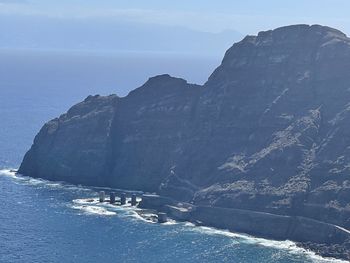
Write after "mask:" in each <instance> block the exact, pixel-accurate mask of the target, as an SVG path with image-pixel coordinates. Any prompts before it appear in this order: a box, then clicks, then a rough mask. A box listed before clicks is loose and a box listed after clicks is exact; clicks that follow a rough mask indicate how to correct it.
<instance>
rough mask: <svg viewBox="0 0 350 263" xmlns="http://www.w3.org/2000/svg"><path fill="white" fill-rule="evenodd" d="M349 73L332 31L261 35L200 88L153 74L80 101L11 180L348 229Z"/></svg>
mask: <svg viewBox="0 0 350 263" xmlns="http://www.w3.org/2000/svg"><path fill="white" fill-rule="evenodd" d="M349 72H350V39H349V38H347V36H346V35H345V34H343V33H342V32H340V31H338V30H335V29H332V28H329V27H324V26H319V25H313V26H308V25H295V26H288V27H282V28H278V29H275V30H271V31H266V32H260V33H259V34H258V35H257V36H247V37H246V38H244V39H243V40H242V41H241V42H238V43H236V44H234V45H233V46H232V47H231V48H230V49H229V50H228V51H227V52H226V54H225V56H224V59H223V61H222V63H221V65H220V66H219V67H218V68H217V69H216V70H215V71H214V72H213V74H212V75H211V76H210V77H209V79H208V81H207V83H205V84H204V85H203V86H198V85H194V84H188V83H187V82H186V81H185V80H182V79H178V78H173V77H170V76H169V75H161V76H157V77H154V78H151V79H149V80H148V81H147V82H146V83H145V84H144V85H143V86H142V87H140V88H138V89H136V90H134V91H132V92H130V94H129V95H128V96H126V97H124V98H118V97H117V96H109V97H100V96H94V97H88V98H87V99H86V100H85V101H84V102H82V103H79V104H78V105H76V106H74V107H73V108H71V109H70V110H69V111H68V112H67V113H66V114H64V115H62V116H61V117H60V118H58V119H54V120H52V121H50V122H48V123H47V124H45V126H44V127H43V128H42V130H41V131H40V132H39V134H38V135H37V136H36V138H35V140H34V144H33V146H32V148H31V149H30V150H29V151H28V153H27V154H26V155H25V158H24V160H23V162H22V164H21V167H20V169H19V172H20V173H23V174H26V175H29V176H33V177H43V178H48V179H54V180H66V181H70V182H74V183H83V184H92V185H108V186H113V187H118V188H128V189H137V190H143V191H149V192H158V193H160V194H162V195H166V196H168V197H171V198H174V199H177V200H181V201H186V202H192V203H193V204H195V205H198V206H205V207H207V206H211V207H212V206H215V207H221V208H232V209H244V210H254V211H258V212H265V213H272V214H278V215H285V216H300V217H306V218H310V219H315V220H319V221H323V222H325V223H330V224H336V225H339V226H341V227H344V228H347V229H350V175H349V173H350V74H349ZM345 243H346V242H345ZM347 244H349V242H348V243H347ZM349 249H350V247H349ZM349 258H350V255H349Z"/></svg>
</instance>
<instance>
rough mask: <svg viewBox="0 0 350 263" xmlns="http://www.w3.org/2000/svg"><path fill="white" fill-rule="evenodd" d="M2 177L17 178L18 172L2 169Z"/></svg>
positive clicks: (0, 172)
mask: <svg viewBox="0 0 350 263" xmlns="http://www.w3.org/2000/svg"><path fill="white" fill-rule="evenodd" d="M0 175H2V176H10V177H16V172H14V170H12V169H2V170H0Z"/></svg>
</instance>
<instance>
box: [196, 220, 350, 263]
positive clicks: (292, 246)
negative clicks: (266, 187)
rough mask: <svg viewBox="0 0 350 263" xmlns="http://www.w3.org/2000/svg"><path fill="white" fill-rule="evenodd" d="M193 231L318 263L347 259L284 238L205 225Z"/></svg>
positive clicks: (340, 262) (343, 262)
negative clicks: (240, 232)
mask: <svg viewBox="0 0 350 263" xmlns="http://www.w3.org/2000/svg"><path fill="white" fill-rule="evenodd" d="M191 228H192V230H193V231H199V232H201V233H203V234H207V235H223V236H227V237H232V238H236V239H237V238H239V239H240V242H243V243H246V244H252V245H260V246H264V247H270V248H276V249H280V250H285V251H287V252H288V253H290V254H294V255H302V254H303V255H305V256H307V257H308V258H310V259H311V260H313V261H315V262H319V263H323V262H324V263H326V262H334V263H345V262H348V261H345V260H340V259H334V258H323V257H321V256H319V255H316V253H315V252H313V251H310V250H306V249H304V248H301V247H298V246H297V245H296V243H294V242H292V241H289V240H286V241H275V240H268V239H264V238H257V237H253V236H249V235H244V234H238V233H233V232H230V231H228V230H219V229H216V228H211V227H205V226H200V227H191Z"/></svg>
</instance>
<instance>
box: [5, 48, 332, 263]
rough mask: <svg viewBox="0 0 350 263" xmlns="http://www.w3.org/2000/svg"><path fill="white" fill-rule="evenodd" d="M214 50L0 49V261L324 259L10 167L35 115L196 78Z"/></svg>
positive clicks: (26, 143) (42, 117) (36, 123)
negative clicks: (154, 79) (150, 81)
mask: <svg viewBox="0 0 350 263" xmlns="http://www.w3.org/2000/svg"><path fill="white" fill-rule="evenodd" d="M218 63H219V60H218V59H217V58H190V59H189V58H185V57H179V56H171V55H168V56H165V55H164V54H160V55H159V54H158V55H156V56H155V55H154V54H98V55H96V54H66V53H60V52H57V53H48V52H30V51H16V52H14V51H8V50H6V51H4V50H3V51H0V263H7V262H15V263H16V262H39V263H40V262H107V263H109V262H268V263H270V262H287V263H288V262H329V261H333V262H334V261H335V260H326V259H322V258H320V257H317V256H315V255H314V254H313V253H311V252H307V251H304V250H303V249H300V248H297V247H296V246H295V244H294V243H292V242H289V241H285V242H277V241H270V240H264V239H259V238H254V237H249V236H245V235H240V234H236V233H229V232H227V231H222V230H217V229H211V228H206V227H195V226H193V225H191V224H188V223H177V222H170V223H168V224H165V225H159V224H154V223H150V222H147V221H145V220H144V219H142V217H140V216H139V215H138V213H137V211H136V210H135V208H131V207H123V208H121V207H114V206H110V205H106V204H103V205H101V204H99V203H98V202H93V203H90V202H87V199H89V198H96V197H97V192H98V191H99V190H100V189H97V188H92V187H84V186H74V185H69V184H65V183H62V182H49V181H45V180H40V179H33V178H29V177H25V176H16V175H14V174H13V173H11V172H10V171H9V170H8V169H9V168H17V167H18V166H19V164H20V161H21V159H22V157H23V154H24V153H25V151H26V150H27V149H28V148H29V147H30V145H31V142H32V140H33V138H34V136H35V134H36V132H37V131H38V130H39V129H40V127H41V126H42V124H43V123H44V122H45V121H47V120H49V119H51V118H53V117H56V116H58V115H59V114H61V113H62V112H64V111H66V110H67V109H68V107H69V106H71V105H72V104H74V103H76V102H78V101H80V100H82V99H83V98H84V97H86V96H87V95H88V94H96V93H101V94H109V93H117V94H120V95H125V94H127V92H128V91H129V90H131V89H133V88H135V87H137V86H139V85H141V84H142V83H143V82H144V81H145V80H146V79H147V77H149V76H151V75H156V74H161V73H166V72H168V73H172V74H173V75H177V76H182V77H186V78H187V79H189V80H190V81H191V82H197V83H203V82H204V81H205V80H206V78H207V77H208V75H209V73H210V72H211V71H212V69H213V68H214V67H215V66H216V65H217V64H218Z"/></svg>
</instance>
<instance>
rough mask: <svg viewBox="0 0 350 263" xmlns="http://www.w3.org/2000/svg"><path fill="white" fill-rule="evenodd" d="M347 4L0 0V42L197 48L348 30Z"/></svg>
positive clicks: (334, 0)
mask: <svg viewBox="0 0 350 263" xmlns="http://www.w3.org/2000/svg"><path fill="white" fill-rule="evenodd" d="M348 10H350V1H349V0H290V1H289V0H285V1H282V0H245V1H234V0H216V1H208V0H176V1H165V0H147V1H145V0H132V1H131V0H130V1H125V0H123V1H119V0H59V1H57V0H0V47H8V46H16V45H17V46H18V47H23V48H25V47H28V48H32V47H37V48H45V47H47V48H50V47H51V48H60V45H61V46H63V45H64V43H61V42H60V39H69V40H70V41H68V42H70V43H67V46H66V47H67V48H72V49H78V48H82V49H84V48H86V49H92V48H100V49H103V48H105V49H109V48H110V46H113V47H115V49H118V50H125V46H127V45H128V43H127V41H125V43H121V42H123V41H119V40H125V39H126V40H127V39H132V40H134V41H133V43H134V45H132V46H131V47H130V49H132V50H143V49H144V50H152V46H153V47H154V49H155V50H161V51H163V50H165V51H179V50H184V49H185V50H186V49H187V51H188V52H189V53H191V52H192V53H193V52H195V51H196V50H198V51H200V52H202V53H203V52H210V50H215V49H219V50H223V49H226V48H228V47H229V43H232V42H235V41H238V40H240V39H241V38H242V37H243V36H245V35H247V34H253V35H255V34H257V33H258V32H259V31H263V30H269V29H273V28H277V27H280V26H284V25H290V24H301V23H305V24H322V25H327V26H331V27H335V28H337V29H339V30H342V31H343V32H344V33H350V16H349V15H348ZM101 29H102V30H101ZM117 29H118V30H117ZM90 31H91V32H90ZM172 32H174V34H173V35H176V37H175V36H174V37H172ZM64 34H65V35H67V36H68V37H65V35H64ZM88 35H89V36H88ZM113 35H114V36H119V38H117V37H114V38H113V39H112V37H111V36H113ZM38 36H40V37H38ZM45 36H46V39H45V38H44V37H45ZM137 36H140V37H137ZM141 36H142V37H141ZM147 38H148V40H147ZM151 38H154V41H151ZM92 39H93V40H92ZM99 39H100V41H99V43H96V42H98V41H97V40H99ZM182 39H183V40H184V41H181V40H182ZM213 39H214V40H213ZM215 39H217V41H216V42H215ZM186 41H187V43H181V42H186ZM102 42H104V43H102ZM107 42H109V43H110V45H109V46H108V45H107V44H106V43H107ZM119 42H120V43H119ZM129 42H130V41H129ZM161 42H162V43H163V45H158V44H159V43H161ZM195 42H197V43H199V42H201V43H202V45H201V44H196V45H193V43H195ZM209 42H210V43H209ZM214 42H215V43H214ZM135 43H140V45H139V46H137V45H136V44H135ZM206 43H209V44H206ZM219 43H223V44H221V45H220V44H219ZM119 44H120V45H119ZM6 45H7V46H6ZM165 46H169V50H167V48H166V47H165Z"/></svg>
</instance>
